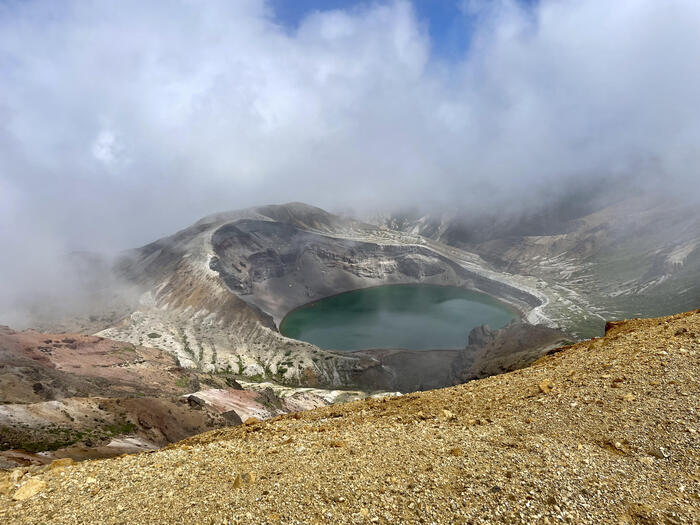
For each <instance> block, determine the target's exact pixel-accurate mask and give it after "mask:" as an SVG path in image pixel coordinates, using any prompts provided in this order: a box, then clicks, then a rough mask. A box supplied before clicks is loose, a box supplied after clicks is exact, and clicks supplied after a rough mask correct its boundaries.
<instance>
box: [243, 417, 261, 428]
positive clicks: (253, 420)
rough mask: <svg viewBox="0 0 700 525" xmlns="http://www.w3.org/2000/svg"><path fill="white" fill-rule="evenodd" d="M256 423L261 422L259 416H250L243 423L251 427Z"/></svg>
mask: <svg viewBox="0 0 700 525" xmlns="http://www.w3.org/2000/svg"><path fill="white" fill-rule="evenodd" d="M256 423H260V420H259V419H258V418H257V417H249V418H248V419H246V420H245V423H243V424H244V425H245V426H247V427H249V426H250V425H255V424H256Z"/></svg>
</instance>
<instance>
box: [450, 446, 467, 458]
mask: <svg viewBox="0 0 700 525" xmlns="http://www.w3.org/2000/svg"><path fill="white" fill-rule="evenodd" d="M463 454H464V452H463V451H462V449H461V448H460V447H454V448H451V449H450V456H457V457H459V456H462V455H463Z"/></svg>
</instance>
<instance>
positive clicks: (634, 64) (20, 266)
mask: <svg viewBox="0 0 700 525" xmlns="http://www.w3.org/2000/svg"><path fill="white" fill-rule="evenodd" d="M461 8H462V15H463V18H464V31H468V32H469V33H470V45H469V46H468V49H467V50H466V51H465V52H464V54H463V55H462V56H459V57H449V58H447V57H443V56H440V55H439V54H437V53H435V52H434V47H435V45H434V44H435V43H434V42H432V41H431V38H430V36H429V35H430V32H429V31H428V27H427V21H426V20H424V19H421V18H420V17H418V16H417V15H416V11H415V9H414V7H413V5H412V4H411V3H410V2H407V1H397V2H382V1H379V2H369V3H358V4H357V5H356V6H354V7H351V8H348V9H346V10H334V11H325V12H324V11H316V12H311V13H309V14H308V15H307V16H306V17H304V18H303V19H302V20H301V22H300V24H299V26H298V27H288V26H285V25H283V24H282V23H280V22H279V21H277V19H276V17H275V12H274V9H273V7H272V5H271V4H268V3H266V2H264V1H262V0H237V1H235V2H229V1H223V0H222V1H215V0H211V1H207V2H197V1H189V0H180V1H177V0H168V1H149V2H140V1H129V0H123V1H119V2H85V1H82V0H76V1H73V2H71V1H65V2H48V1H31V0H29V1H22V2H18V1H12V0H10V1H5V2H0V224H1V225H2V226H1V229H0V246H1V247H2V258H1V259H0V296H1V299H0V311H1V310H2V309H3V307H4V308H5V309H7V308H8V307H11V305H12V304H14V303H15V302H16V300H17V298H18V297H21V296H22V295H23V294H25V293H26V290H29V289H32V288H51V287H58V286H59V284H58V283H60V281H61V280H62V279H65V278H66V276H65V275H64V272H63V268H62V262H61V261H62V254H65V253H67V252H70V251H72V250H90V251H105V250H106V251H114V250H119V249H124V248H128V247H133V246H137V245H141V244H144V243H146V242H149V241H151V240H154V239H156V238H158V237H161V236H164V235H167V234H170V233H172V232H174V231H175V230H177V229H180V228H183V227H185V226H187V225H189V224H190V223H192V222H194V221H196V220H197V219H198V218H200V217H201V216H203V215H207V214H210V213H213V212H215V211H221V210H227V209H235V208H241V207H248V206H254V205H258V204H267V203H279V202H287V201H303V202H308V203H311V204H315V205H318V206H321V207H324V208H327V209H330V210H354V211H356V212H357V213H369V212H375V211H377V210H390V209H395V208H397V207H406V206H419V207H421V208H422V209H425V210H432V209H441V210H442V209H445V208H446V207H447V208H449V207H452V208H459V209H468V210H471V211H472V212H475V211H476V212H478V211H479V210H485V211H487V210H488V211H490V210H493V209H499V210H504V213H506V212H508V211H512V212H514V213H517V212H518V211H521V210H525V209H533V208H536V207H538V206H542V205H543V204H544V203H546V201H547V200H548V199H554V198H556V197H557V196H558V195H560V194H562V193H564V192H565V191H567V188H569V187H571V186H572V185H574V186H575V185H580V184H581V183H582V181H584V182H585V181H588V180H590V181H593V182H594V183H595V184H601V183H602V184H604V186H605V188H604V189H603V190H602V191H606V190H609V188H612V187H614V186H615V183H616V182H617V181H624V186H623V187H630V188H634V189H635V190H639V189H642V190H644V191H648V192H664V193H667V194H670V195H676V196H680V197H683V198H697V196H698V194H699V193H700V190H698V187H700V184H698V181H700V177H699V174H698V166H700V158H699V157H700V149H699V148H698V147H697V145H698V144H699V143H700V114H699V113H700V68H698V64H699V63H700V32H699V31H698V30H697V28H698V27H700V3H698V2H694V1H681V0H676V1H674V0H669V1H667V2H659V1H657V0H618V1H616V2H609V1H606V0H579V1H552V0H541V1H540V2H536V3H534V4H526V5H523V4H521V3H518V2H516V1H506V0H503V1H500V0H495V1H466V2H464V3H463V4H462V5H461ZM601 181H602V182H601ZM0 320H2V319H0Z"/></svg>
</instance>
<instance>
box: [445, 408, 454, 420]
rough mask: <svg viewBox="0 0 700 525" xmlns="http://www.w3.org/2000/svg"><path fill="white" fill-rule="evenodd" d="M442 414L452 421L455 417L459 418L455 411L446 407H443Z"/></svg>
mask: <svg viewBox="0 0 700 525" xmlns="http://www.w3.org/2000/svg"><path fill="white" fill-rule="evenodd" d="M442 415H443V416H445V419H448V420H450V421H451V420H453V419H457V416H455V415H454V413H452V412H450V411H449V410H447V409H446V408H445V409H443V411H442Z"/></svg>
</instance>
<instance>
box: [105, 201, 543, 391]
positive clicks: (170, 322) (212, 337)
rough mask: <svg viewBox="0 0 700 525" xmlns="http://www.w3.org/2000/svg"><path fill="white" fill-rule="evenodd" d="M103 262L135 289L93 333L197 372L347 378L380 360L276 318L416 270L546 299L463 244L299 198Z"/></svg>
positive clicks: (528, 309) (331, 381)
mask: <svg viewBox="0 0 700 525" xmlns="http://www.w3.org/2000/svg"><path fill="white" fill-rule="evenodd" d="M113 273H115V274H116V275H117V276H118V278H119V279H121V281H122V282H123V283H124V284H125V287H127V288H128V289H129V290H130V291H133V289H135V288H138V289H140V291H141V296H140V300H139V301H138V302H135V303H134V304H133V305H132V307H131V310H132V311H131V313H130V314H129V315H127V316H126V317H124V318H123V319H121V320H120V321H119V322H116V323H113V324H111V325H110V326H109V327H107V328H106V329H104V330H102V331H100V332H99V333H98V335H100V336H103V337H109V338H112V339H116V340H120V341H127V342H130V343H132V344H146V342H147V343H148V345H150V346H155V347H157V348H160V349H163V350H166V351H168V352H169V353H171V354H172V355H174V356H176V357H177V359H178V361H179V362H180V363H181V364H182V365H183V366H186V367H191V368H195V369H198V370H201V371H205V372H217V371H224V372H234V373H236V374H238V375H246V376H249V377H257V378H263V377H266V378H268V379H274V380H275V381H277V382H281V383H287V384H294V385H303V386H331V387H337V386H352V385H356V384H358V383H361V382H362V380H361V379H362V377H365V376H366V375H367V372H368V371H370V370H371V369H376V368H377V367H381V366H382V365H381V363H380V362H379V361H378V360H377V359H375V358H373V357H371V356H368V355H351V354H348V353H335V352H329V351H327V349H320V348H317V347H315V346H313V345H310V344H307V343H303V342H300V341H295V340H292V339H288V338H286V337H283V336H282V335H281V334H280V333H279V331H278V330H277V323H279V321H280V320H281V319H282V317H283V316H284V315H285V314H286V313H287V312H288V311H289V310H291V309H293V308H295V307H297V306H300V305H302V304H305V303H307V302H310V301H313V300H316V299H320V298H322V297H325V296H328V295H332V294H335V293H339V292H343V291H348V290H352V289H355V288H361V287H367V286H375V285H380V284H395V283H417V282H420V283H432V284H444V285H453V286H462V287H466V288H470V289H475V290H479V291H483V292H486V293H488V294H490V295H493V296H495V297H497V298H499V299H501V300H502V301H504V302H507V303H508V304H510V305H512V306H514V307H515V308H517V309H518V310H519V311H520V312H522V315H523V316H529V315H530V314H531V313H533V312H534V311H535V310H537V308H538V307H539V306H541V304H542V303H543V301H544V300H545V297H544V296H543V294H542V293H541V291H540V290H539V289H538V288H537V286H536V283H534V282H528V281H527V279H525V280H518V278H517V276H513V275H510V274H506V273H503V272H500V273H499V272H497V271H494V270H493V269H492V268H490V267H489V265H488V264H486V263H484V262H483V261H482V260H481V259H480V258H478V257H476V256H473V255H471V254H469V253H467V252H463V251H461V250H459V249H456V248H450V247H447V246H444V245H440V244H438V243H434V242H432V241H429V240H426V239H423V238H421V237H418V236H415V235H407V234H404V233H400V232H394V231H390V230H387V229H382V228H378V227H375V226H371V225H369V224H365V223H361V222H358V221H355V220H351V219H346V218H340V217H338V216H335V215H332V214H329V213H327V212H325V211H323V210H321V209H319V208H315V207H313V206H308V205H305V204H300V203H292V204H286V205H282V206H263V207H258V208H251V209H249V210H242V211H237V212H230V213H222V214H217V215H212V216H210V217H206V218H204V219H202V220H201V221H199V222H198V223H196V224H195V225H193V226H191V227H190V228H187V229H185V230H182V231H180V232H178V233H176V234H175V235H173V236H171V237H168V238H165V239H161V240H159V241H157V242H154V243H152V244H149V245H147V246H144V247H142V248H139V249H136V250H132V251H130V252H128V253H125V254H123V256H122V257H121V258H120V259H119V260H118V262H117V263H116V265H115V271H114V272H113ZM112 279H114V277H112ZM531 320H534V321H538V320H540V319H538V318H537V316H536V315H535V317H534V318H533V319H531ZM365 384H366V382H365Z"/></svg>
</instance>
